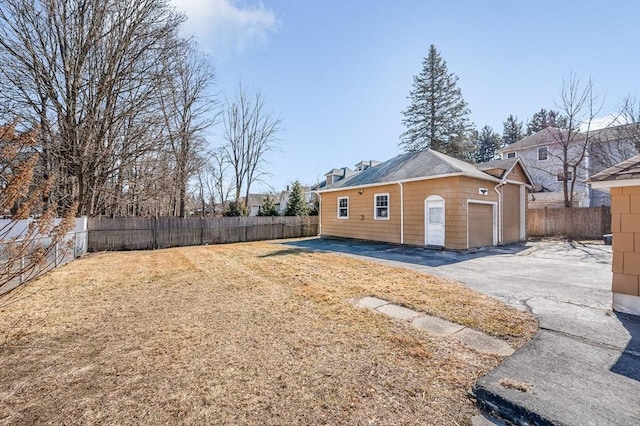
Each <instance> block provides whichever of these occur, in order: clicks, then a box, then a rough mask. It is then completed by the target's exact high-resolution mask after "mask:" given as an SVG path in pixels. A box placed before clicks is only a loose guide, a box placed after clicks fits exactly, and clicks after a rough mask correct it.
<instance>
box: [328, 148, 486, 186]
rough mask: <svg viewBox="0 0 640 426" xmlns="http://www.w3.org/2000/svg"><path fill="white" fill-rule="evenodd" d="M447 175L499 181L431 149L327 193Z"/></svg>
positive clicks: (382, 165) (392, 161) (365, 173)
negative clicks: (342, 189)
mask: <svg viewBox="0 0 640 426" xmlns="http://www.w3.org/2000/svg"><path fill="white" fill-rule="evenodd" d="M446 175H452V176H453V175H466V176H472V177H477V178H480V179H485V180H490V181H499V180H498V179H497V178H495V177H493V176H490V175H489V174H487V173H484V172H483V171H481V170H479V169H478V168H477V167H476V166H474V165H473V164H469V163H466V162H464V161H460V160H458V159H455V158H453V157H449V156H448V155H445V154H441V153H439V152H437V151H433V150H431V149H426V150H424V151H418V152H409V153H407V154H401V155H398V156H397V157H394V158H392V159H390V160H387V161H384V162H382V163H380V164H378V165H377V166H374V167H369V168H367V169H366V170H363V171H362V172H360V173H358V174H355V175H353V176H351V177H348V178H346V179H343V180H340V181H338V182H336V183H334V184H332V185H328V186H327V187H326V188H325V190H333V189H341V188H350V187H356V186H367V185H375V184H382V183H391V182H398V181H405V180H412V179H420V178H432V177H436V176H446Z"/></svg>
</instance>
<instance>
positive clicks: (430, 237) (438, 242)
mask: <svg viewBox="0 0 640 426" xmlns="http://www.w3.org/2000/svg"><path fill="white" fill-rule="evenodd" d="M424 229H425V232H424V233H425V237H424V240H425V241H424V243H425V245H428V246H441V247H444V198H442V197H440V196H439V195H431V196H430V197H428V198H427V199H426V200H425V201H424Z"/></svg>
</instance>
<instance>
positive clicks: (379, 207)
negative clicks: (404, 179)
mask: <svg viewBox="0 0 640 426" xmlns="http://www.w3.org/2000/svg"><path fill="white" fill-rule="evenodd" d="M375 218H376V219H383V220H388V219H389V194H376V195H375Z"/></svg>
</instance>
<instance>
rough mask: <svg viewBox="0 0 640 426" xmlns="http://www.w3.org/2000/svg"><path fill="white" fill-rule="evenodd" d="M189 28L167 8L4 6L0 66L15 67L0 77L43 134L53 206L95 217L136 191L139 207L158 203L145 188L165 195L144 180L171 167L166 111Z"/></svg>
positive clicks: (146, 1)
mask: <svg viewBox="0 0 640 426" xmlns="http://www.w3.org/2000/svg"><path fill="white" fill-rule="evenodd" d="M183 20H184V17H183V16H182V15H180V14H178V13H176V12H175V11H174V9H173V8H172V7H171V6H170V5H169V3H168V2H167V1H166V0H131V1H120V0H86V1H77V0H35V1H33V0H3V1H2V6H1V7H0V60H2V62H3V63H5V64H9V63H10V64H12V66H10V67H2V68H1V69H0V79H2V81H3V83H4V84H3V86H5V88H6V89H5V90H3V91H2V93H0V98H1V99H0V102H1V103H2V104H3V105H4V106H5V108H6V109H7V110H10V111H13V112H14V113H18V114H21V115H23V116H25V117H28V118H30V120H31V121H32V122H33V123H36V124H37V125H39V127H40V134H39V137H38V144H39V149H40V151H41V154H42V158H43V161H44V164H45V171H46V173H47V174H51V175H57V176H58V177H59V181H58V182H57V184H56V185H55V186H53V187H52V188H51V191H50V193H49V194H48V195H47V197H48V198H49V199H51V200H55V201H57V202H58V203H60V204H61V205H63V206H69V205H71V204H73V203H74V200H76V201H77V214H79V215H83V214H86V215H96V214H104V213H106V212H108V211H109V210H112V209H113V208H114V207H115V206H118V203H120V202H121V201H123V200H125V199H127V196H128V195H129V191H131V190H132V188H133V186H135V187H136V188H135V194H133V196H134V197H138V198H137V199H136V201H135V202H139V201H140V198H139V197H142V196H144V197H146V198H147V201H148V202H150V203H151V202H153V201H152V199H153V198H154V197H155V196H151V195H148V194H143V193H142V191H143V187H144V190H146V189H147V188H150V189H151V190H157V191H158V192H157V193H158V194H162V192H161V191H163V190H164V188H162V189H159V188H154V184H153V182H139V179H142V177H143V176H144V172H145V171H146V170H147V169H149V168H152V169H154V170H158V169H159V168H160V167H159V165H158V164H152V163H153V162H154V161H156V162H157V161H167V160H170V158H169V157H167V156H166V155H164V153H163V147H164V143H165V141H166V133H165V130H166V128H165V127H164V124H165V120H163V115H162V112H161V110H160V107H159V105H160V104H161V102H160V101H161V99H162V95H165V94H167V93H168V92H167V91H168V90H169V89H168V88H167V84H168V82H171V83H175V81H174V80H173V79H172V78H173V77H175V76H176V74H175V73H172V71H175V69H176V65H175V64H176V61H181V60H182V57H183V55H182V52H183V51H184V49H185V44H187V42H185V41H184V40H182V39H180V37H179V36H178V27H179V25H180V24H181V23H182V22H183ZM178 68H179V67H178ZM178 76H179V74H178ZM179 86H180V85H178V87H179ZM183 106H184V105H183ZM163 166H164V167H165V168H166V169H175V168H172V167H170V166H169V165H167V164H163ZM183 169H184V168H182V170H183ZM182 180H184V179H182ZM155 198H156V201H155V202H159V197H155ZM163 202H164V200H163ZM136 208H137V207H136ZM136 208H133V209H134V210H135V209H136ZM157 208H158V209H163V210H165V211H166V210H167V209H166V207H165V206H160V205H158V206H157ZM116 209H118V208H117V207H116ZM145 209H146V210H147V211H148V213H150V211H149V210H151V209H152V208H151V207H150V204H148V205H147V206H146V207H145ZM140 212H141V210H138V211H137V212H136V213H140Z"/></svg>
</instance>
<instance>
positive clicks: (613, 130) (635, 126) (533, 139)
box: [499, 123, 640, 152]
mask: <svg viewBox="0 0 640 426" xmlns="http://www.w3.org/2000/svg"><path fill="white" fill-rule="evenodd" d="M639 132H640V123H631V124H622V125H619V126H611V127H607V128H605V129H598V130H591V131H590V132H589V135H590V136H589V138H590V139H591V138H594V139H595V138H597V139H599V140H600V141H614V140H619V139H621V138H623V139H624V138H629V137H631V135H637V134H638V133H639ZM567 133H568V132H567V131H566V130H560V129H558V128H556V127H547V128H546V129H542V130H540V131H538V132H536V133H534V134H532V135H529V136H526V137H524V138H522V139H520V140H519V141H517V142H515V143H512V144H511V145H507V146H506V147H504V148H502V149H500V150H499V152H509V151H518V150H522V149H527V148H533V147H536V146H544V145H550V144H553V143H557V142H558V141H560V140H563V139H564V140H566V138H567ZM585 136H586V133H577V134H575V137H574V136H572V137H574V138H575V140H580V139H581V137H585ZM634 137H635V136H634Z"/></svg>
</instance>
